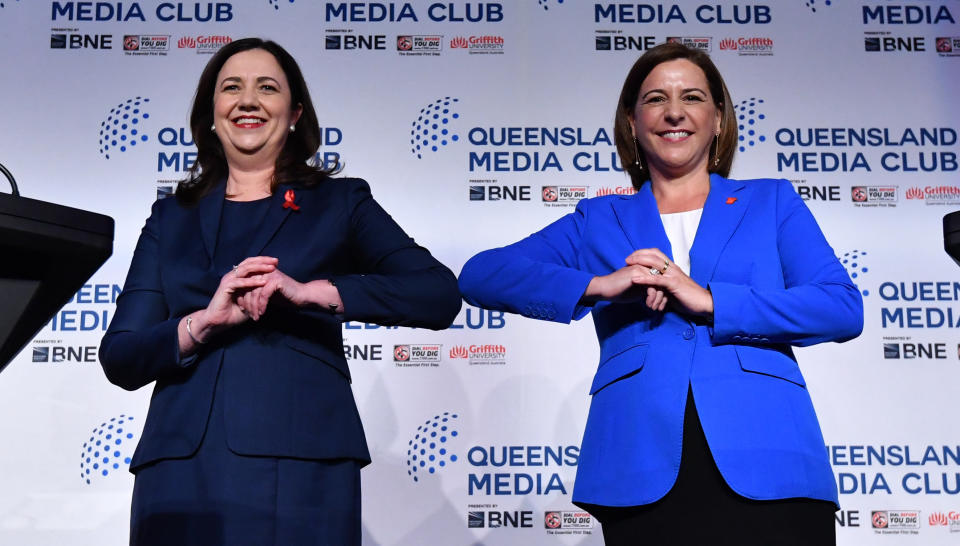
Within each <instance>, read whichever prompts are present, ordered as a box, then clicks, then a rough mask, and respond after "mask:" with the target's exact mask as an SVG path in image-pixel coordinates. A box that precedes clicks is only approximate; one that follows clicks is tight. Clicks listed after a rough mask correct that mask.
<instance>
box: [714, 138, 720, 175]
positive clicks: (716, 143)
mask: <svg viewBox="0 0 960 546" xmlns="http://www.w3.org/2000/svg"><path fill="white" fill-rule="evenodd" d="M713 141H714V147H713V166H714V167H719V166H720V132H719V131H717V132H716V133H714V135H713Z"/></svg>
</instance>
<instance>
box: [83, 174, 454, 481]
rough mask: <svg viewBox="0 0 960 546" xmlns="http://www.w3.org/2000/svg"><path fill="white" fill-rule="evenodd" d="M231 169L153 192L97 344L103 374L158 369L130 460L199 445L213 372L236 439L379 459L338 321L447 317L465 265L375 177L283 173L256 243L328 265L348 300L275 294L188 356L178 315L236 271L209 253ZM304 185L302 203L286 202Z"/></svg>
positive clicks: (301, 452)
mask: <svg viewBox="0 0 960 546" xmlns="http://www.w3.org/2000/svg"><path fill="white" fill-rule="evenodd" d="M224 189H225V183H221V184H220V185H219V186H217V187H216V188H215V189H214V190H213V191H212V192H211V193H209V194H208V195H206V196H205V197H203V198H202V199H201V200H200V202H199V203H198V204H197V205H196V206H193V207H184V206H182V205H181V204H180V203H178V202H177V201H176V199H173V198H171V199H164V200H160V201H157V202H156V203H155V204H154V205H153V210H152V213H151V214H150V217H149V218H148V219H147V222H146V225H145V226H144V228H143V232H142V233H141V235H140V239H139V241H138V243H137V247H136V250H135V251H134V254H133V260H132V262H131V264H130V272H129V274H128V275H127V279H126V282H125V283H124V287H123V292H122V293H121V294H120V296H119V297H118V298H117V308H116V313H115V315H114V318H113V320H112V321H111V323H110V327H109V329H108V330H107V333H106V335H105V336H104V338H103V342H102V343H101V346H100V362H101V364H102V366H103V369H104V371H105V372H106V375H107V378H108V379H109V380H110V381H111V382H112V383H115V384H117V385H119V386H121V387H123V388H125V389H129V390H134V389H138V388H140V387H142V386H144V385H146V384H148V383H152V382H155V383H156V384H155V386H154V390H153V397H152V398H151V400H150V409H149V412H148V414H147V418H146V423H145V424H144V429H143V433H142V435H141V439H140V443H139V445H138V446H137V450H136V452H135V453H134V456H133V460H132V462H131V465H130V468H131V471H133V472H135V471H136V470H137V469H138V468H139V467H142V466H143V465H146V464H149V463H151V462H153V461H157V460H159V459H166V458H179V457H187V456H189V455H191V454H192V453H194V452H195V451H196V449H197V447H198V446H199V445H200V441H201V439H202V437H203V433H204V431H205V429H206V424H207V420H208V417H209V415H210V409H211V404H212V401H213V394H214V388H215V386H216V383H217V381H222V382H223V386H222V387H223V388H222V392H223V393H224V400H223V407H224V420H225V426H226V436H227V444H228V445H229V447H230V449H231V450H233V451H234V452H235V453H239V454H243V455H261V456H276V457H298V458H309V459H330V458H352V459H357V460H360V461H363V462H364V463H366V462H369V461H370V454H369V451H368V450H367V445H366V441H365V439H364V434H363V428H362V426H361V423H360V418H359V415H358V413H357V407H356V403H355V402H354V398H353V393H352V391H351V388H350V370H349V368H348V367H347V361H346V359H345V358H344V354H343V338H342V336H341V322H342V321H343V320H360V321H365V322H372V323H378V324H384V325H403V326H416V327H422V328H432V329H442V328H446V327H447V326H449V325H450V324H451V323H452V322H453V319H454V318H455V317H456V315H457V313H458V312H459V310H460V305H461V302H460V294H459V292H458V291H457V284H456V277H455V276H454V275H453V273H452V272H451V271H450V270H449V269H447V268H446V267H445V266H444V265H442V264H441V263H440V262H438V261H437V260H436V259H434V258H433V257H432V256H431V255H430V253H429V252H428V251H427V250H426V249H424V248H423V247H421V246H418V245H417V244H416V243H415V242H414V241H413V239H411V238H410V237H409V236H407V235H406V234H405V233H404V232H403V230H402V229H401V228H400V227H399V226H398V225H397V224H396V223H395V222H394V221H393V219H392V218H391V217H390V216H389V215H388V214H387V213H386V212H385V211H384V210H383V209H382V208H381V207H380V206H379V205H378V204H377V203H376V201H374V199H373V197H372V196H371V194H370V188H369V186H368V185H367V183H366V182H364V181H363V180H359V179H346V178H344V179H330V180H327V181H325V182H322V183H320V184H319V185H317V186H314V187H311V188H304V187H299V186H297V185H281V186H280V187H279V188H278V189H277V190H276V191H275V193H274V195H273V197H272V202H271V204H270V205H269V209H268V212H267V215H266V218H265V220H264V221H263V224H262V225H261V226H260V228H259V229H258V231H257V235H256V237H255V239H254V240H251V241H250V246H249V248H248V249H247V252H246V255H247V256H261V255H265V256H273V257H276V258H278V259H279V268H280V270H281V271H283V272H284V273H286V274H287V275H289V276H290V277H292V278H294V279H296V280H298V281H301V282H306V281H310V280H315V279H333V280H334V282H335V283H336V285H337V288H338V289H339V291H340V296H341V298H342V299H343V303H344V310H345V314H344V315H342V316H334V315H332V314H330V313H328V312H326V311H324V310H306V309H297V308H294V307H292V306H283V305H280V304H278V305H272V306H271V307H269V308H268V310H267V312H266V313H265V314H264V315H263V317H262V318H261V319H260V320H259V321H257V322H253V321H250V322H247V323H245V324H243V325H241V326H238V327H235V328H233V329H232V330H229V331H227V332H224V333H223V334H221V335H218V336H216V337H215V338H213V339H211V340H210V341H209V343H207V344H205V345H202V346H201V347H200V349H199V351H198V352H197V353H196V354H195V355H192V356H190V357H189V358H181V356H180V354H179V345H178V338H177V324H178V323H179V321H180V319H181V318H182V317H183V316H185V315H187V314H189V313H191V312H193V311H196V310H198V309H203V308H205V307H206V306H207V304H208V303H209V301H210V298H211V297H212V296H213V294H214V292H215V291H216V289H217V286H218V285H219V283H220V279H221V277H222V276H223V275H224V274H225V273H227V271H219V270H216V269H215V266H214V265H213V253H214V245H215V243H216V241H217V230H218V226H219V223H220V213H221V210H222V208H223V200H224ZM289 189H293V190H295V196H296V197H295V204H296V205H297V206H298V207H299V210H294V209H293V208H284V207H283V203H284V195H285V193H286V191H287V190H289Z"/></svg>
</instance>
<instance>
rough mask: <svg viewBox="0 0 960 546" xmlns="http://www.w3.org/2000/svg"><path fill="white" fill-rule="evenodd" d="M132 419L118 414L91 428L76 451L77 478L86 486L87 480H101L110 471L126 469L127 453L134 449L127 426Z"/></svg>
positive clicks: (133, 442) (128, 464) (128, 456)
mask: <svg viewBox="0 0 960 546" xmlns="http://www.w3.org/2000/svg"><path fill="white" fill-rule="evenodd" d="M130 421H133V417H132V416H128V415H123V414H120V415H119V416H117V417H113V418H111V419H110V420H109V421H105V422H103V423H100V426H98V427H96V428H94V429H93V432H92V433H91V435H90V439H89V440H87V441H86V442H84V443H83V448H82V449H81V451H80V479H82V480H83V481H84V482H86V483H87V485H90V480H92V479H96V478H98V477H100V478H103V477H106V476H109V475H110V472H113V471H119V470H120V469H121V467H122V468H123V469H124V470H126V469H127V467H129V466H130V455H129V453H130V452H131V451H132V450H133V448H134V447H135V444H136V442H135V441H133V436H134V435H133V432H131V431H130V430H129V429H128V427H129V423H130Z"/></svg>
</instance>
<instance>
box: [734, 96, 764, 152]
mask: <svg viewBox="0 0 960 546" xmlns="http://www.w3.org/2000/svg"><path fill="white" fill-rule="evenodd" d="M761 104H763V99H758V98H756V97H750V98H749V99H747V100H744V101H740V103H739V104H737V105H736V106H734V107H733V111H734V112H735V113H736V116H737V129H739V133H740V136H739V137H738V138H739V139H740V147H739V150H740V151H741V152H745V151H747V148H752V147H753V146H755V145H757V144H760V143H761V142H766V140H767V137H766V136H765V135H762V134H760V122H761V121H763V120H764V119H766V117H767V116H765V115H763V114H761V113H760V110H759V109H760V105H761Z"/></svg>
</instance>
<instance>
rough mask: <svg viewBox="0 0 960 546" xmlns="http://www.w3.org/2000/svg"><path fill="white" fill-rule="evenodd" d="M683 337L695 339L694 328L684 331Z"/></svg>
mask: <svg viewBox="0 0 960 546" xmlns="http://www.w3.org/2000/svg"><path fill="white" fill-rule="evenodd" d="M683 339H693V328H687V329H686V330H684V331H683Z"/></svg>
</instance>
